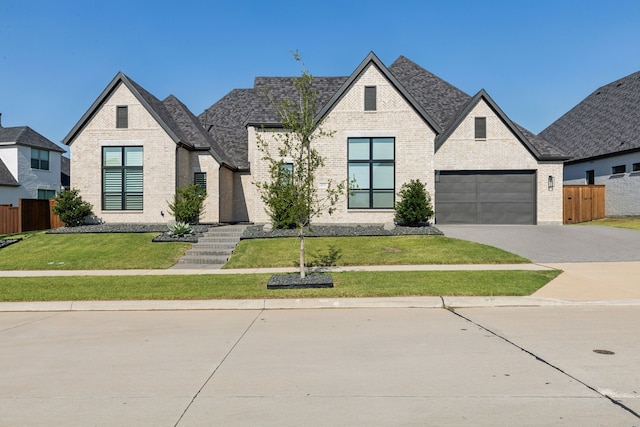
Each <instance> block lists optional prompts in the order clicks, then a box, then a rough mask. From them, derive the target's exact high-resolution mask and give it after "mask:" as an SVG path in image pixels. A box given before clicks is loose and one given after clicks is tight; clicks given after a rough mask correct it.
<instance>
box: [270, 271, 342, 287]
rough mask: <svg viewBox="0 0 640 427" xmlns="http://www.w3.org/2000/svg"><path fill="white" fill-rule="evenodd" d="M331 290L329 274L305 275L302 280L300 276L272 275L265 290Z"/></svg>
mask: <svg viewBox="0 0 640 427" xmlns="http://www.w3.org/2000/svg"><path fill="white" fill-rule="evenodd" d="M310 288H333V277H331V276H330V275H329V274H316V273H311V274H307V275H306V276H305V277H304V279H303V278H301V277H300V274H298V273H293V274H274V275H273V276H271V277H270V278H269V281H268V282H267V289H310Z"/></svg>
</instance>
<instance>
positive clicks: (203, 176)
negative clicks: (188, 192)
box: [193, 172, 207, 193]
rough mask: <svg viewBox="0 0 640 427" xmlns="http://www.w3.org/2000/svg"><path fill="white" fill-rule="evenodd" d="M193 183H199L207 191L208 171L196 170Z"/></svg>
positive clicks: (203, 190)
mask: <svg viewBox="0 0 640 427" xmlns="http://www.w3.org/2000/svg"><path fill="white" fill-rule="evenodd" d="M193 183H194V184H195V185H197V186H198V187H199V188H200V190H201V191H202V192H203V193H206V192H207V173H206V172H194V174H193Z"/></svg>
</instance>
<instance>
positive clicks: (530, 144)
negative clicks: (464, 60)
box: [435, 89, 568, 160]
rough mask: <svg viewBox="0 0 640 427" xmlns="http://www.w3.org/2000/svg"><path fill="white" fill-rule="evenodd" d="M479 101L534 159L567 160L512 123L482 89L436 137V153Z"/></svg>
mask: <svg viewBox="0 0 640 427" xmlns="http://www.w3.org/2000/svg"><path fill="white" fill-rule="evenodd" d="M480 101H484V102H485V103H486V104H487V105H488V106H489V108H491V109H492V110H493V112H494V113H495V115H496V116H498V118H500V120H502V123H504V125H505V126H506V127H507V128H508V129H509V130H510V131H511V133H513V134H514V135H515V136H516V138H518V140H519V141H520V142H521V143H522V145H524V146H525V148H526V149H527V150H529V152H530V153H531V154H532V155H533V156H534V157H535V158H536V159H539V160H566V159H567V158H568V157H567V156H566V155H564V153H562V152H561V151H560V150H558V149H557V148H555V147H553V146H552V145H551V144H549V143H548V142H546V141H544V140H543V139H542V138H538V137H535V135H533V134H532V133H531V132H529V131H527V130H526V129H525V128H523V127H521V126H519V125H517V124H515V123H514V122H512V121H511V119H509V117H507V115H506V114H505V113H504V111H502V109H501V108H500V107H499V106H498V104H496V103H495V101H494V100H493V98H491V97H490V96H489V94H488V93H487V92H486V91H485V90H484V89H481V90H480V92H478V93H477V94H475V96H473V97H472V98H471V99H469V101H468V102H467V103H466V105H464V107H463V108H462V109H461V110H460V111H459V112H458V113H457V114H456V115H455V116H454V117H453V119H452V120H451V123H450V124H449V126H448V127H447V130H446V131H445V132H443V133H441V134H440V135H438V136H437V137H436V148H435V149H436V151H438V149H440V147H442V145H443V144H444V143H445V141H446V140H447V139H448V138H449V137H450V136H451V134H452V133H453V132H454V131H455V130H456V128H457V127H458V126H459V125H460V123H462V121H463V120H464V119H465V118H467V116H468V115H469V113H471V111H472V110H473V109H474V108H475V107H476V105H478V103H479V102H480Z"/></svg>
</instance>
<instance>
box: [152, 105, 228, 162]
mask: <svg viewBox="0 0 640 427" xmlns="http://www.w3.org/2000/svg"><path fill="white" fill-rule="evenodd" d="M162 104H163V105H164V107H165V108H166V110H167V111H168V112H169V114H170V115H171V118H172V119H173V121H174V123H176V125H177V126H178V132H179V137H180V139H181V141H189V144H190V145H191V147H193V148H194V149H197V150H209V151H210V152H211V155H212V156H213V158H214V159H216V161H217V162H218V163H219V164H227V165H230V164H231V162H230V161H229V160H227V157H226V155H225V154H224V152H223V151H222V149H221V148H220V147H219V146H218V144H216V142H215V141H214V140H213V138H212V137H211V135H209V133H207V131H206V130H205V129H204V127H203V126H202V123H200V121H199V120H198V118H197V117H196V116H194V115H193V113H192V112H191V111H189V109H188V108H187V107H186V106H185V105H184V104H183V103H182V102H181V101H180V100H179V99H178V98H176V97H175V96H173V95H169V96H168V97H167V98H166V99H165V100H164V101H162Z"/></svg>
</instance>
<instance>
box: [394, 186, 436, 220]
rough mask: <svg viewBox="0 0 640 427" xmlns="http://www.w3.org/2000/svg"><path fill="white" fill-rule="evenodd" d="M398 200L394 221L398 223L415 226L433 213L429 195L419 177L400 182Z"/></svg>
mask: <svg viewBox="0 0 640 427" xmlns="http://www.w3.org/2000/svg"><path fill="white" fill-rule="evenodd" d="M398 196H400V200H399V201H398V203H396V221H397V222H398V223H400V224H404V225H409V226H416V225H419V224H421V223H423V222H425V221H426V220H427V219H428V218H429V217H430V216H431V215H433V208H432V206H431V196H430V195H429V192H427V189H426V187H425V184H423V183H422V182H421V181H420V180H419V179H416V180H413V179H412V180H411V181H409V182H408V183H404V184H402V187H401V188H400V193H398Z"/></svg>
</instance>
